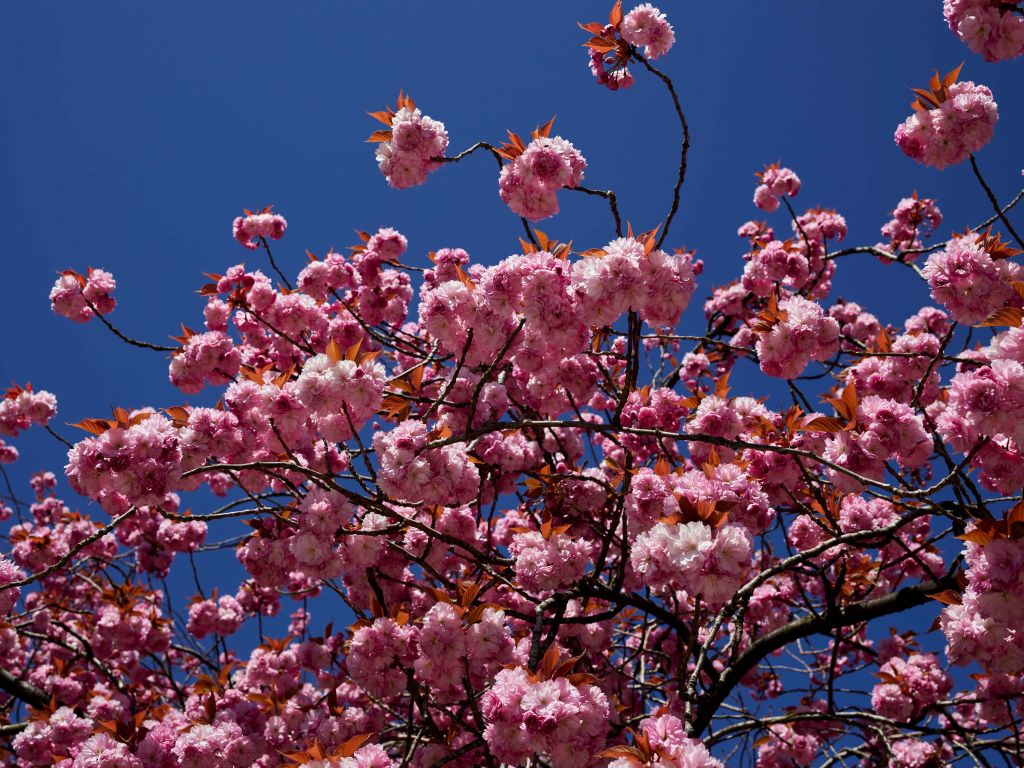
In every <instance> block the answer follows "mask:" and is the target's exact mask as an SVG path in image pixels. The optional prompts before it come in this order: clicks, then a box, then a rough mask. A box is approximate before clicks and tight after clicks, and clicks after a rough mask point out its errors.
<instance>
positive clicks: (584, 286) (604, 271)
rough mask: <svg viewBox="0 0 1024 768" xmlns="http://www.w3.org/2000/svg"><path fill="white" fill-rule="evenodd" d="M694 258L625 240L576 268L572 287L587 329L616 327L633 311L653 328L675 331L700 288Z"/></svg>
mask: <svg viewBox="0 0 1024 768" xmlns="http://www.w3.org/2000/svg"><path fill="white" fill-rule="evenodd" d="M700 267H701V265H700V263H699V262H698V264H697V265H694V263H693V259H692V257H691V256H690V254H686V253H683V254H674V255H669V254H668V253H666V252H665V251H663V250H661V249H658V248H651V247H647V246H645V245H644V243H641V242H640V241H639V240H637V239H636V238H633V237H620V238H618V239H617V240H613V241H612V242H610V243H609V244H608V245H607V246H605V248H604V249H603V253H602V254H599V255H596V256H588V257H585V258H583V259H581V260H579V261H577V262H576V263H575V264H574V265H573V270H572V283H573V287H574V289H575V292H576V298H577V301H578V304H579V307H580V310H581V313H582V315H583V320H584V322H586V323H587V325H590V326H595V327H598V328H600V327H602V326H606V325H611V324H612V323H614V322H615V321H616V320H618V319H619V318H620V317H622V315H623V314H625V313H626V312H627V311H629V310H634V311H638V312H639V313H640V317H641V318H642V319H643V320H645V321H646V322H647V323H648V325H651V326H654V327H656V328H664V327H674V326H675V325H676V324H677V323H678V322H679V317H680V316H681V315H682V313H683V310H685V309H686V307H687V305H688V304H689V303H690V299H691V298H692V297H693V293H694V290H695V289H696V287H697V286H696V282H695V276H696V275H697V274H698V272H699V270H700Z"/></svg>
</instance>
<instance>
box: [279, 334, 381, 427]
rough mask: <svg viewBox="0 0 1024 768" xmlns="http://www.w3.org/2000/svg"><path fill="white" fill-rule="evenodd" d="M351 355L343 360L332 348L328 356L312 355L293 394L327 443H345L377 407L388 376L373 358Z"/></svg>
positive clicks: (303, 368) (337, 351)
mask: <svg viewBox="0 0 1024 768" xmlns="http://www.w3.org/2000/svg"><path fill="white" fill-rule="evenodd" d="M356 358H359V355H358V353H353V354H352V355H351V356H350V358H342V357H341V354H340V350H338V349H337V347H336V345H332V346H331V349H330V350H329V353H328V354H319V355H314V356H313V357H311V358H309V359H308V360H307V361H306V364H305V365H304V366H303V367H302V373H301V374H300V375H299V378H298V379H297V380H296V382H295V394H296V396H297V397H298V399H299V400H300V401H301V402H302V404H303V405H304V406H306V408H307V409H308V411H309V413H310V415H311V416H312V417H313V419H314V420H315V422H316V425H317V428H318V429H319V430H320V433H321V434H322V435H323V436H324V437H326V438H327V439H328V440H332V441H344V440H348V439H349V438H350V437H352V434H353V430H358V429H359V428H360V427H362V426H363V425H364V424H365V423H366V422H367V420H369V418H370V417H371V416H373V412H374V411H375V410H376V409H377V408H378V407H380V401H381V396H382V393H383V392H384V385H385V384H386V383H387V375H386V373H385V371H384V366H383V365H381V364H380V363H377V362H374V360H373V357H372V356H363V357H362V358H361V359H359V361H358V362H357V360H356Z"/></svg>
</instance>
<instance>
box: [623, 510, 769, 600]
mask: <svg viewBox="0 0 1024 768" xmlns="http://www.w3.org/2000/svg"><path fill="white" fill-rule="evenodd" d="M752 551H753V542H752V541H751V537H750V534H749V533H748V532H747V530H746V529H745V528H744V527H743V526H740V525H733V524H731V523H729V524H726V525H724V526H722V527H720V528H717V529H712V528H711V527H710V526H709V525H707V524H706V523H703V522H699V521H694V522H689V523H685V524H684V523H675V524H669V523H658V524H657V525H655V526H654V527H653V528H651V529H650V530H649V531H645V532H644V533H642V534H640V535H639V536H637V538H636V541H635V542H634V543H633V552H632V555H631V558H632V560H631V562H632V565H633V569H634V571H636V573H637V575H638V576H639V577H640V579H641V580H642V581H643V583H644V584H645V585H647V586H649V587H651V588H652V589H659V588H661V587H664V586H669V587H672V588H674V589H684V590H686V591H687V592H688V593H689V594H691V595H694V596H696V595H702V596H703V597H704V598H705V600H706V601H707V602H709V603H711V604H714V605H718V604H720V603H722V602H723V601H724V600H726V599H728V598H729V597H731V596H732V593H733V592H735V591H736V590H737V589H738V588H739V586H740V584H741V583H742V577H743V576H744V575H745V574H746V570H747V565H748V564H749V562H750V556H751V553H752Z"/></svg>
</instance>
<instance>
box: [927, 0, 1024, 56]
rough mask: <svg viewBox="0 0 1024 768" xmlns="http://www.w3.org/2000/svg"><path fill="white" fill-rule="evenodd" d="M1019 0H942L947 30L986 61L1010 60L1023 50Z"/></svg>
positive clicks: (1023, 16) (1022, 17) (1022, 28)
mask: <svg viewBox="0 0 1024 768" xmlns="http://www.w3.org/2000/svg"><path fill="white" fill-rule="evenodd" d="M1019 6H1020V0H1008V2H992V0H943V3H942V12H943V14H944V15H945V17H946V23H947V24H949V28H950V30H951V31H952V32H953V33H954V34H955V35H956V36H957V37H959V38H960V39H961V40H963V41H964V42H965V43H967V45H968V47H969V48H970V49H971V50H972V51H974V52H975V53H980V54H982V55H984V57H985V60H986V61H1002V60H1005V59H1013V58H1016V57H1017V56H1020V55H1021V54H1022V53H1024V15H1021V13H1020V8H1019Z"/></svg>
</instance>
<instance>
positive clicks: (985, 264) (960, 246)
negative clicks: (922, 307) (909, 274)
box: [924, 233, 1024, 325]
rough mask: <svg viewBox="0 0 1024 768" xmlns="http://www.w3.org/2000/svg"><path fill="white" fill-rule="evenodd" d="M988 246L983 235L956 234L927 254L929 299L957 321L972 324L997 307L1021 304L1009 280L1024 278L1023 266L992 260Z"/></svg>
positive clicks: (925, 274) (983, 318) (1004, 260)
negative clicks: (942, 307)
mask: <svg viewBox="0 0 1024 768" xmlns="http://www.w3.org/2000/svg"><path fill="white" fill-rule="evenodd" d="M989 248H990V239H989V238H987V237H985V236H984V235H979V234H977V233H968V234H965V235H956V236H954V237H953V238H951V239H950V240H949V242H948V243H947V244H946V247H945V249H943V250H941V251H937V252H935V253H933V254H931V255H930V256H929V257H928V261H927V263H926V264H925V266H924V277H925V279H927V280H928V285H929V287H931V289H932V298H933V299H935V300H936V301H937V302H939V303H940V304H942V306H944V307H945V308H946V309H947V310H949V314H950V315H951V316H952V317H953V319H954V320H956V321H957V322H960V323H967V324H970V325H974V324H977V323H980V322H982V321H983V320H985V319H986V318H987V317H988V316H989V315H991V314H992V313H993V312H995V311H996V310H997V309H1002V308H1003V307H1005V306H1008V305H1012V306H1021V297H1020V295H1019V294H1018V293H1017V292H1016V291H1015V290H1014V288H1013V285H1012V283H1013V282H1014V281H1018V280H1022V279H1024V267H1021V265H1019V264H1017V263H1015V262H1012V261H1008V260H1006V259H993V258H992V255H991V254H990V253H989Z"/></svg>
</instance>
